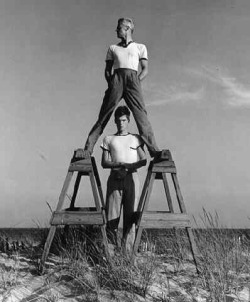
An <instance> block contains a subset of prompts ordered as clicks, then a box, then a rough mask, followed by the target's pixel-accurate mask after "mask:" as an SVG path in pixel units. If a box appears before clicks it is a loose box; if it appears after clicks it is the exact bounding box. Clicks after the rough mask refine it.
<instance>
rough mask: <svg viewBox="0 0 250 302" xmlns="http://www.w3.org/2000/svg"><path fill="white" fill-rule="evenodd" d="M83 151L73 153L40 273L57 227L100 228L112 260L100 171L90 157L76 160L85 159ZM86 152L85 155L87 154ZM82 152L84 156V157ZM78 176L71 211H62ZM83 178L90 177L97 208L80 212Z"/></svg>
mask: <svg viewBox="0 0 250 302" xmlns="http://www.w3.org/2000/svg"><path fill="white" fill-rule="evenodd" d="M83 151H84V150H82V149H78V150H77V151H75V152H74V155H73V158H72V160H71V162H70V165H69V168H68V173H67V176H66V179H65V181H64V185H63V188H62V191H61V194H60V197H59V202H58V205H57V208H56V211H55V212H54V213H53V214H52V218H51V221H50V224H51V228H50V231H49V235H48V237H47V240H46V243H45V246H44V251H43V255H42V259H41V262H40V267H39V269H40V271H42V270H43V267H44V264H45V261H46V259H47V257H48V254H49V250H50V247H51V243H52V241H53V238H54V236H55V231H56V227H57V226H58V225H65V226H69V225H98V226H100V228H101V232H102V236H103V245H104V250H105V253H106V255H107V257H108V258H109V251H108V240H107V234H106V215H105V209H104V198H103V193H102V188H101V181H100V177H99V174H98V170H97V167H96V163H95V159H94V157H90V156H89V154H87V155H86V156H85V155H84V156H85V157H84V159H80V160H79V159H77V158H76V155H77V154H78V156H80V157H82V152H83ZM84 152H85V151H84ZM84 152H83V153H84ZM74 172H77V173H78V174H77V177H76V181H75V185H74V192H73V196H72V199H71V203H70V207H69V208H68V209H66V210H62V207H63V204H64V202H65V197H66V194H67V191H68V188H69V184H70V182H71V180H72V176H73V173H74ZM82 176H88V177H89V179H90V184H91V188H92V192H93V196H94V202H95V207H89V208H80V207H75V199H76V196H77V193H78V189H79V186H80V181H81V178H82Z"/></svg>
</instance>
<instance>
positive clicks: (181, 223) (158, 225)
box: [140, 211, 190, 229]
mask: <svg viewBox="0 0 250 302" xmlns="http://www.w3.org/2000/svg"><path fill="white" fill-rule="evenodd" d="M140 225H141V226H142V227H143V228H150V229H168V228H173V227H176V228H184V227H190V219H189V217H188V215H185V214H174V213H168V212H159V211H158V212H153V211H148V212H144V213H143V214H142V219H141V224H140Z"/></svg>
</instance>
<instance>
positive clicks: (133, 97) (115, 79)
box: [85, 69, 159, 156]
mask: <svg viewBox="0 0 250 302" xmlns="http://www.w3.org/2000/svg"><path fill="white" fill-rule="evenodd" d="M122 98H124V100H125V102H126V104H127V106H128V107H129V109H130V110H131V111H132V113H133V116H134V119H135V122H136V125H137V128H138V131H139V134H140V136H141V137H142V139H143V141H144V143H145V144H146V145H147V148H148V151H149V153H150V155H152V156H153V155H154V153H155V151H158V150H159V149H158V147H157V145H156V141H155V137H154V133H153V129H152V127H151V124H150V122H149V120H148V117H147V111H146V108H145V104H144V101H143V97H142V91H141V83H140V80H139V78H138V76H137V72H136V71H134V70H131V69H117V70H115V72H114V74H113V76H112V80H111V83H110V85H109V88H108V89H107V90H106V92H105V96H104V99H103V103H102V106H101V110H100V113H99V116H98V120H97V122H96V123H95V125H94V126H93V128H92V129H91V131H90V133H89V136H88V139H87V141H86V144H85V150H89V151H90V152H91V153H92V152H93V149H94V146H95V144H96V142H97V140H98V138H99V137H100V135H101V134H102V133H103V130H104V128H105V127H106V125H107V123H108V121H109V119H110V117H111V115H112V113H113V111H114V109H115V107H116V106H117V104H118V103H119V102H120V100H121V99H122Z"/></svg>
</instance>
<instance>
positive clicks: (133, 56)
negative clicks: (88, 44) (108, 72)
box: [106, 42, 148, 71]
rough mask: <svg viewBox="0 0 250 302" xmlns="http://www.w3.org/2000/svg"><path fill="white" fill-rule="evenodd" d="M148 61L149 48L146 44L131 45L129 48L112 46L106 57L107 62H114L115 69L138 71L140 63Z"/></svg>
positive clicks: (133, 43)
mask: <svg viewBox="0 0 250 302" xmlns="http://www.w3.org/2000/svg"><path fill="white" fill-rule="evenodd" d="M142 59H145V60H147V59H148V52H147V48H146V46H145V45H144V44H139V43H136V42H132V43H130V44H129V45H128V46H127V47H123V46H120V45H119V44H117V45H111V46H110V47H109V49H108V52H107V55H106V61H113V62H114V63H113V68H114V69H118V68H128V69H133V70H136V71H138V66H139V61H140V60H142Z"/></svg>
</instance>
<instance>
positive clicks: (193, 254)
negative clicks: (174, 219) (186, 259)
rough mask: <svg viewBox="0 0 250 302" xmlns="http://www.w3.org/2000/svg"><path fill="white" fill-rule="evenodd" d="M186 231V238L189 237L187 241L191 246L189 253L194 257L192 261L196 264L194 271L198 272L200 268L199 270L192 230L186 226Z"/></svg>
mask: <svg viewBox="0 0 250 302" xmlns="http://www.w3.org/2000/svg"><path fill="white" fill-rule="evenodd" d="M186 231H187V235H188V239H189V243H190V247H191V253H192V256H193V259H194V263H195V266H196V271H197V273H198V274H199V273H200V270H199V266H198V255H199V254H198V250H197V246H196V243H195V240H194V235H193V231H192V229H191V228H186Z"/></svg>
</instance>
